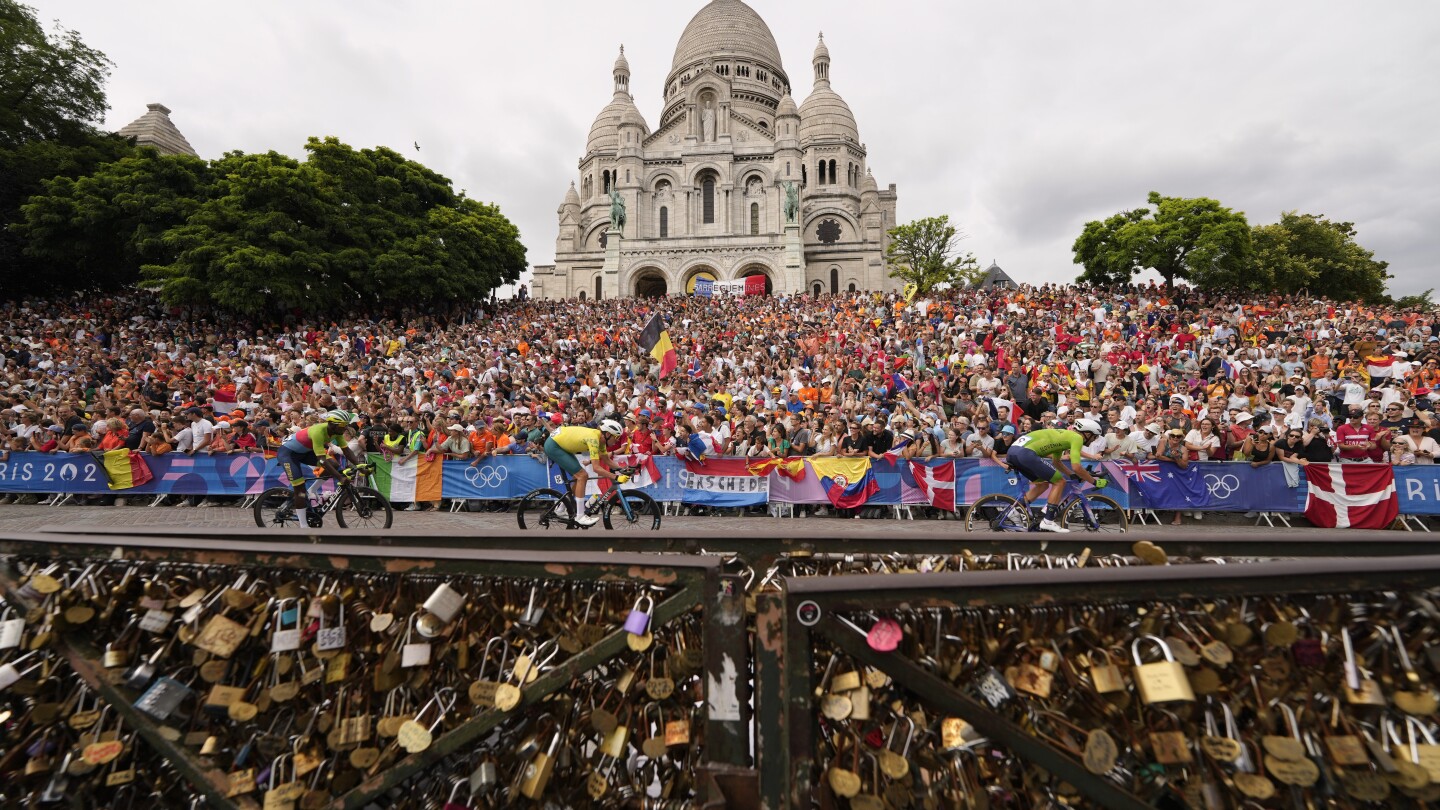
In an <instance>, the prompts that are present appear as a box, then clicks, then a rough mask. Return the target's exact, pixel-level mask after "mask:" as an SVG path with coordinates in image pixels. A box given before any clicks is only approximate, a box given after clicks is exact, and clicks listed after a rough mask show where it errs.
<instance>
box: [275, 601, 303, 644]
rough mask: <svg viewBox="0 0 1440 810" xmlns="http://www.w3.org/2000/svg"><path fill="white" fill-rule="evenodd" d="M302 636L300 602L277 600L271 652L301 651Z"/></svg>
mask: <svg viewBox="0 0 1440 810" xmlns="http://www.w3.org/2000/svg"><path fill="white" fill-rule="evenodd" d="M301 636H302V631H301V628H300V600H298V599H279V600H276V603H275V613H274V615H273V617H272V624H271V634H270V652H272V653H282V652H294V651H295V650H298V649H300V644H301V643H302V639H301Z"/></svg>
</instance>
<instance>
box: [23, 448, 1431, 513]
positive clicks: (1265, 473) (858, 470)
mask: <svg viewBox="0 0 1440 810" xmlns="http://www.w3.org/2000/svg"><path fill="white" fill-rule="evenodd" d="M139 458H141V459H143V461H144V463H145V464H146V465H148V467H149V469H150V472H151V473H152V477H151V478H150V480H149V481H147V482H146V483H144V484H142V485H140V486H135V487H128V488H124V489H115V488H112V487H111V486H110V481H109V479H108V478H107V476H106V473H105V470H104V468H103V467H102V465H101V463H100V462H99V461H98V460H97V459H96V458H95V457H94V456H92V455H90V454H87V453H12V454H10V457H9V460H8V461H4V462H0V493H37V494H50V493H75V494H79V495H102V494H126V495H161V494H170V495H209V496H244V495H253V494H258V493H259V492H261V491H263V490H264V489H266V488H267V487H272V486H281V485H283V484H284V480H283V479H282V476H281V475H280V472H279V467H278V465H277V464H276V463H275V461H274V459H268V458H265V457H263V456H261V455H259V454H235V455H223V456H209V455H198V454H197V455H194V456H187V455H183V454H174V453H172V454H169V455H165V456H149V455H141V456H139ZM374 458H375V460H378V462H379V466H380V468H381V469H380V471H379V473H378V474H377V476H376V478H377V479H378V480H377V485H379V486H380V488H381V489H382V491H385V492H386V494H387V495H389V496H391V497H392V499H394V500H400V501H403V500H404V499H406V498H409V499H433V498H448V499H476V500H514V499H516V498H519V497H521V496H522V495H524V494H525V493H526V492H529V491H530V490H532V489H535V488H537V487H543V486H555V487H558V486H560V483H561V477H560V474H559V471H558V469H556V468H554V467H553V465H550V464H548V463H547V462H546V461H544V460H543V459H536V458H533V457H530V456H493V457H491V458H487V459H485V460H483V461H481V462H480V463H479V464H475V465H473V466H472V464H471V463H470V462H469V461H440V460H429V459H425V458H424V457H419V458H413V459H411V460H409V461H408V462H406V463H404V464H393V463H391V462H387V461H384V460H382V459H379V457H374ZM627 462H629V463H639V466H640V467H641V472H640V473H639V474H638V475H637V477H636V480H635V482H634V483H633V484H627V485H626V488H635V489H639V490H641V491H643V492H646V493H648V494H649V495H650V496H651V497H653V498H655V499H656V500H657V501H683V502H686V503H695V504H701V505H709V506H717V507H738V506H754V505H763V504H766V503H792V504H832V505H843V506H862V505H863V506H887V505H896V504H910V505H933V506H937V507H939V508H942V509H954V508H958V507H963V506H965V505H967V504H970V503H973V502H974V501H975V499H976V498H979V497H980V496H981V495H984V494H988V493H991V492H1004V493H1008V494H1012V495H1019V494H1021V493H1023V492H1024V490H1025V485H1026V482H1025V481H1024V480H1023V479H1021V478H1019V477H1018V476H1016V475H1015V474H1014V473H1011V472H1009V471H1007V470H1005V469H1004V468H1003V467H1001V466H1000V465H999V464H996V463H995V462H992V461H988V460H984V459H969V458H967V459H924V460H913V461H912V460H905V459H885V458H882V459H877V460H873V461H872V460H869V459H832V458H821V457H809V458H804V459H799V458H794V459H765V460H761V461H756V460H746V459H737V458H724V457H721V458H713V457H712V458H706V459H703V460H699V461H696V460H681V459H678V458H675V457H673V456H655V457H632V458H630V459H627ZM1102 467H1103V473H1104V474H1105V475H1107V477H1108V478H1109V479H1110V485H1109V486H1107V487H1106V488H1105V490H1103V494H1104V495H1107V496H1109V497H1111V498H1114V499H1115V501H1116V502H1118V503H1119V504H1120V505H1121V506H1123V507H1125V508H1130V509H1146V508H1149V509H1182V510H1186V511H1214V512H1302V511H1304V509H1305V501H1306V494H1307V491H1308V490H1307V484H1306V479H1305V476H1304V474H1303V472H1301V470H1300V468H1298V467H1295V466H1293V465H1284V464H1268V465H1265V466H1263V467H1258V468H1253V467H1250V466H1249V465H1248V464H1246V463H1244V462H1196V463H1192V464H1190V465H1189V466H1188V467H1186V468H1185V469H1184V470H1182V469H1180V468H1179V467H1177V466H1175V465H1173V464H1169V463H1163V462H1150V463H1141V464H1130V463H1116V462H1105V463H1104V464H1103V465H1102ZM1394 472H1395V490H1396V495H1397V496H1398V499H1399V503H1400V511H1401V513H1404V514H1414V515H1440V465H1413V466H1406V467H1395V468H1394ZM426 482H430V483H429V484H427V483H426Z"/></svg>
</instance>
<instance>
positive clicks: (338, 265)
mask: <svg viewBox="0 0 1440 810" xmlns="http://www.w3.org/2000/svg"><path fill="white" fill-rule="evenodd" d="M305 149H306V151H307V152H308V153H309V159H308V160H307V161H305V162H303V163H302V162H300V161H297V160H294V159H293V158H289V157H286V156H284V155H280V154H277V153H275V152H270V153H267V154H263V155H260V154H255V155H246V154H242V153H238V152H236V153H230V154H227V155H226V156H225V157H224V158H222V159H220V160H218V161H216V162H215V163H214V164H213V165H212V166H211V167H210V174H211V175H212V177H213V183H212V185H211V186H210V187H209V188H208V189H206V190H205V192H204V193H203V194H202V195H201V197H202V199H201V200H200V202H199V204H198V206H197V207H196V209H195V210H194V212H193V213H191V214H190V215H189V216H188V218H187V219H186V220H185V221H184V222H183V224H178V225H176V226H174V227H172V228H170V229H169V230H168V231H166V232H165V233H164V234H163V236H161V237H160V242H161V244H162V245H163V247H164V249H165V250H166V251H168V253H169V255H171V256H173V257H174V258H173V260H170V261H167V262H163V263H161V262H154V263H150V264H147V265H145V266H144V267H142V268H141V273H142V276H143V277H144V279H145V283H146V284H147V285H149V286H154V287H156V288H158V289H159V290H160V291H161V294H162V297H163V298H164V299H165V300H167V301H169V302H171V303H175V304H210V305H217V306H220V307H223V308H225V309H229V310H232V311H235V312H240V313H245V314H260V313H263V312H266V311H274V310H276V309H295V310H300V311H305V312H330V311H337V310H345V309H351V308H354V307H361V306H368V305H372V304H389V303H401V304H424V303H431V302H440V301H454V300H465V299H474V298H480V297H483V296H485V295H488V294H489V292H490V291H491V290H492V289H493V288H495V287H497V286H499V285H501V284H505V283H508V282H512V281H514V280H516V279H518V278H519V276H520V273H521V272H522V271H523V270H524V269H525V248H524V247H523V246H522V245H521V244H520V238H519V231H518V230H517V229H516V228H515V226H514V225H513V224H512V223H511V222H510V221H509V220H507V219H506V218H505V217H504V216H503V215H502V214H501V213H500V211H499V209H498V208H496V207H495V206H491V205H485V204H483V203H479V202H476V201H474V200H470V199H467V198H466V197H464V196H463V195H461V194H457V193H456V192H455V191H454V190H453V188H452V186H451V183H450V181H449V180H447V179H446V178H444V177H442V176H441V175H439V174H436V173H435V172H433V171H431V170H430V169H427V168H426V167H424V166H422V165H420V164H418V163H415V162H414V161H410V160H406V159H405V158H404V157H402V156H401V155H400V154H398V153H397V152H395V151H393V150H391V149H386V148H384V147H379V148H376V149H362V150H359V151H356V150H354V149H352V148H351V147H349V146H346V145H345V144H342V143H340V142H339V141H338V140H336V139H335V138H326V139H324V140H319V139H316V138H311V139H310V141H309V142H308V143H307V144H306V147H305Z"/></svg>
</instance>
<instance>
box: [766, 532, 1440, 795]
mask: <svg viewBox="0 0 1440 810" xmlns="http://www.w3.org/2000/svg"><path fill="white" fill-rule="evenodd" d="M1437 587H1440V558H1437V557H1398V558H1390V559H1349V560H1303V561H1278V562H1266V563H1251V564H1234V565H1190V566H1172V567H1164V568H1115V569H1081V570H1047V571H995V572H967V573H959V574H911V575H874V576H868V577H860V578H857V577H846V578H843V579H836V578H826V577H812V578H787V579H786V580H785V582H784V589H783V593H765V594H761V595H760V599H759V610H758V616H757V621H756V632H757V640H756V718H757V733H756V737H757V740H758V741H759V742H760V751H759V754H760V757H759V759H760V767H761V776H760V778H761V790H762V796H763V801H764V803H765V805H766V806H768V807H771V808H779V807H792V808H808V807H810V806H811V803H812V801H815V800H819V799H820V798H821V797H820V796H819V792H820V790H821V787H820V786H819V785H818V784H817V782H816V777H817V767H816V766H817V743H818V742H819V737H818V735H819V732H820V730H821V725H820V724H821V718H820V717H818V716H817V709H818V708H819V702H818V701H817V694H816V691H817V679H816V671H815V670H816V667H815V657H814V656H815V651H816V649H817V643H821V642H823V643H824V644H826V645H831V646H833V647H834V648H835V649H836V650H838V651H840V652H842V653H843V654H845V655H847V656H849V657H850V658H851V659H852V660H853V661H854V662H857V663H859V664H861V665H864V666H866V667H871V668H874V669H875V670H878V671H879V672H883V673H884V675H885V676H886V677H888V678H889V679H891V680H892V681H893V683H894V684H895V685H897V686H898V687H900V688H901V689H903V690H906V691H907V692H908V693H909V694H911V695H913V696H914V697H916V698H918V700H919V701H920V702H922V703H923V704H925V706H927V707H928V708H930V709H931V710H933V711H936V712H939V713H942V714H946V715H951V716H954V717H957V718H960V719H961V720H963V721H965V722H966V723H968V724H969V725H970V726H972V727H973V728H974V729H975V730H976V731H978V732H979V734H982V735H984V737H986V738H988V739H989V740H990V741H992V742H994V743H997V744H998V745H999V746H1001V747H1003V749H1004V750H1007V751H1009V753H1010V754H1011V755H1013V756H1016V757H1019V758H1020V759H1021V760H1024V761H1026V762H1029V763H1033V764H1034V765H1035V766H1038V767H1040V768H1043V769H1044V770H1045V771H1048V772H1050V773H1051V774H1053V775H1054V776H1055V777H1057V778H1058V779H1060V780H1063V781H1064V782H1067V783H1069V784H1070V785H1073V786H1074V787H1075V788H1076V789H1077V790H1078V791H1079V792H1080V793H1081V794H1083V795H1084V796H1085V797H1086V798H1088V799H1090V800H1092V801H1094V802H1095V803H1096V804H1097V805H1098V806H1103V807H1109V808H1136V809H1137V810H1138V808H1143V807H1149V806H1151V804H1150V802H1148V801H1146V800H1143V799H1142V798H1140V797H1139V796H1136V795H1134V794H1133V793H1131V792H1129V791H1128V790H1126V789H1125V788H1124V787H1123V786H1121V785H1118V784H1117V783H1116V781H1114V780H1112V779H1108V778H1105V777H1104V776H1101V775H1099V774H1097V773H1095V772H1094V771H1092V770H1089V769H1087V767H1086V763H1084V762H1082V760H1081V758H1080V757H1078V756H1077V755H1076V754H1074V753H1071V752H1069V751H1065V750H1062V749H1061V748H1059V747H1058V746H1057V745H1056V744H1054V743H1053V742H1050V741H1047V740H1045V739H1042V738H1040V737H1038V736H1036V734H1035V733H1033V732H1032V731H1031V730H1029V729H1027V728H1025V727H1022V726H1021V725H1020V724H1019V723H1017V722H1015V720H1014V719H1012V718H1011V717H1009V716H1006V715H1005V714H1002V713H1001V712H999V711H997V710H996V709H995V708H994V707H993V706H991V705H986V704H985V703H982V702H981V701H980V700H977V699H976V698H975V697H973V696H972V695H971V694H969V693H967V692H966V691H963V690H962V689H960V688H957V686H956V685H955V684H954V683H952V682H950V680H948V679H947V678H945V677H941V676H939V675H937V674H936V673H935V672H934V671H932V669H931V668H927V667H925V666H922V665H920V664H919V663H917V662H916V661H914V660H911V659H910V658H908V657H907V656H906V655H905V654H904V653H903V652H898V651H897V652H877V650H876V649H874V648H873V647H872V645H870V644H868V643H867V639H866V635H865V633H864V632H863V631H862V630H861V629H860V628H858V627H856V626H855V625H854V624H852V623H851V622H850V621H848V620H847V619H846V616H859V615H869V616H874V615H875V614H876V612H879V613H880V614H881V615H895V614H896V612H897V611H898V612H900V613H904V614H906V615H915V614H929V613H931V612H935V613H937V614H938V615H945V614H946V612H947V611H962V610H963V611H975V610H977V609H978V610H980V611H982V612H983V611H985V610H988V609H1023V608H1032V609H1033V608H1035V607H1036V606H1037V605H1038V606H1066V605H1086V606H1094V605H1103V604H1106V603H1119V602H1125V603H1133V602H1146V603H1155V602H1159V603H1168V602H1173V601H1176V600H1200V601H1201V602H1207V603H1209V602H1214V601H1215V600H1221V599H1234V598H1239V597H1253V596H1264V595H1287V596H1288V595H1303V594H1355V593H1369V592H1374V591H1384V592H1407V591H1423V590H1428V589H1433V588H1437ZM978 620H979V621H984V619H983V617H981V618H980V619H978ZM915 643H916V644H917V645H918V644H919V643H920V642H918V641H916V642H915ZM930 654H931V655H936V654H937V653H935V652H934V651H931V653H930ZM1127 663H1128V662H1127ZM1175 666H1179V665H1178V664H1176V665H1175ZM1408 672H1409V670H1407V673H1408ZM821 685H822V686H823V680H822V682H821ZM1431 688H1433V684H1432V686H1431ZM859 745H860V743H859V742H858V741H857V742H856V746H859ZM922 754H927V752H916V751H913V750H912V751H911V754H910V756H911V757H912V759H914V760H915V761H917V762H920V761H922V760H923V759H924V757H922ZM856 756H857V758H858V756H859V754H858V753H857V754H856ZM857 784H858V783H857ZM877 791H878V788H877Z"/></svg>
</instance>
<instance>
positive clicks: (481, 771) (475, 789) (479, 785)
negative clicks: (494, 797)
mask: <svg viewBox="0 0 1440 810" xmlns="http://www.w3.org/2000/svg"><path fill="white" fill-rule="evenodd" d="M499 780H500V773H499V769H498V768H497V767H496V765H495V760H493V759H483V760H481V761H480V764H479V765H477V766H475V770H473V771H471V772H470V795H471V796H476V795H484V794H486V793H489V792H490V791H492V790H494V789H495V785H496V784H498V783H499Z"/></svg>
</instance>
